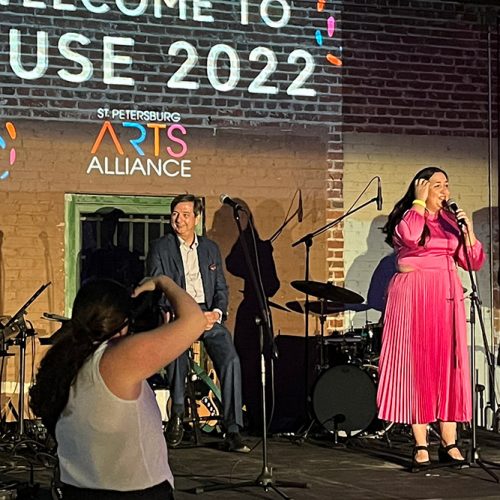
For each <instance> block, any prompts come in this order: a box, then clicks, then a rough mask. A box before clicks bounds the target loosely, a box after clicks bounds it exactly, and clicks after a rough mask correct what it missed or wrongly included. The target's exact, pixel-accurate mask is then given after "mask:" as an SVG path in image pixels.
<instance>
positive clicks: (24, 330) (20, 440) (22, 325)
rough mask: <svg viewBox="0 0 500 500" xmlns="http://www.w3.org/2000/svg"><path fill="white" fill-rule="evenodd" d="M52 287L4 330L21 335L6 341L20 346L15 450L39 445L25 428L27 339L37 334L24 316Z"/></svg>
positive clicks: (16, 315)
mask: <svg viewBox="0 0 500 500" xmlns="http://www.w3.org/2000/svg"><path fill="white" fill-rule="evenodd" d="M49 285H50V281H49V282H48V283H46V284H45V285H42V286H41V287H40V288H39V289H38V290H37V291H36V292H35V293H34V294H33V295H32V296H31V297H30V298H29V299H28V301H27V302H26V303H25V304H24V305H23V306H22V307H21V308H20V309H19V310H18V311H17V312H16V314H15V315H14V316H12V318H11V319H10V320H9V321H8V322H7V324H6V325H5V327H4V330H6V329H8V328H10V327H12V326H14V325H15V326H17V328H18V329H19V333H18V334H17V335H16V336H15V337H13V338H11V339H8V340H7V341H6V343H7V344H10V345H18V346H19V402H18V427H17V433H16V434H15V435H14V436H13V439H12V440H11V441H12V442H13V443H14V444H15V446H14V450H15V449H16V448H17V447H18V446H19V445H21V444H28V443H33V444H36V445H39V443H37V442H36V441H34V440H32V439H30V438H27V436H26V434H25V427H24V379H25V375H26V339H27V338H28V337H33V336H34V335H35V334H36V332H35V330H34V329H33V328H28V326H27V324H26V321H25V319H24V316H25V314H26V310H27V309H28V307H29V306H30V305H31V304H32V303H33V302H34V301H35V300H36V298H37V297H38V296H39V295H40V294H41V293H42V292H43V291H44V290H45V289H46V288H47V287H48V286H49ZM7 347H8V345H7Z"/></svg>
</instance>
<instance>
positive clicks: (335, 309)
mask: <svg viewBox="0 0 500 500" xmlns="http://www.w3.org/2000/svg"><path fill="white" fill-rule="evenodd" d="M286 307H288V309H289V310H290V311H293V312H298V313H300V314H304V312H305V301H304V300H292V301H290V302H287V303H286ZM368 309H370V307H369V306H368V305H367V304H341V303H340V302H328V301H325V300H311V301H309V312H310V313H311V314H317V315H318V316H330V315H331V314H338V313H341V312H345V311H356V312H359V311H367V310H368Z"/></svg>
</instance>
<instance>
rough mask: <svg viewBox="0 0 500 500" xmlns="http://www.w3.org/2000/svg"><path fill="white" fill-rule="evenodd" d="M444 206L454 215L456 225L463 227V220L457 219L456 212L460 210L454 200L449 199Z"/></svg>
mask: <svg viewBox="0 0 500 500" xmlns="http://www.w3.org/2000/svg"><path fill="white" fill-rule="evenodd" d="M444 204H445V206H446V207H447V208H448V210H450V212H453V214H454V215H455V218H456V219H457V223H458V225H459V226H464V225H465V220H464V219H459V218H458V217H457V212H458V211H459V210H460V208H459V206H458V203H457V202H456V201H455V200H453V199H452V198H450V199H449V200H448V201H445V202H444Z"/></svg>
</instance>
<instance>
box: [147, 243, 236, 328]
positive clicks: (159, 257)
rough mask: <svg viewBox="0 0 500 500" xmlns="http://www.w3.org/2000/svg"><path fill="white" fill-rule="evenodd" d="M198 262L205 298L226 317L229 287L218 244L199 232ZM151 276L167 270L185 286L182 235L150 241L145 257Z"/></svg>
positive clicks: (170, 275)
mask: <svg viewBox="0 0 500 500" xmlns="http://www.w3.org/2000/svg"><path fill="white" fill-rule="evenodd" d="M198 262H199V264H200V273H201V279H202V282H203V290H204V292H205V302H206V304H207V308H208V310H209V311H211V310H213V309H220V310H221V311H222V314H223V319H225V318H226V314H227V306H228V289H227V284H226V279H225V277H224V271H223V268H222V259H221V255H220V251H219V247H218V246H217V244H216V243H215V242H214V241H212V240H209V239H208V238H205V237H204V236H198ZM146 272H147V275H148V276H158V275H161V274H164V275H165V276H169V277H170V278H172V279H173V280H174V281H175V282H176V283H177V284H178V285H179V286H181V287H182V288H184V289H186V278H185V274H184V266H183V264H182V257H181V251H180V243H179V239H178V237H177V236H176V235H175V234H167V235H165V236H163V237H162V238H160V239H158V240H155V241H153V242H152V243H151V246H150V249H149V252H148V256H147V259H146Z"/></svg>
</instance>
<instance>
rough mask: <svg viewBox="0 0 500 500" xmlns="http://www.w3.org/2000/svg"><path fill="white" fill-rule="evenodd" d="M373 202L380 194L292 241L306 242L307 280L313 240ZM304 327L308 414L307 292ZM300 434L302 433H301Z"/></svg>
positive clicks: (305, 410)
mask: <svg viewBox="0 0 500 500" xmlns="http://www.w3.org/2000/svg"><path fill="white" fill-rule="evenodd" d="M371 203H378V196H375V198H372V199H371V200H368V201H366V202H365V203H362V204H361V205H359V206H358V207H356V208H353V209H351V210H348V211H347V212H346V213H345V214H343V215H341V216H340V217H338V218H337V219H335V220H333V221H331V222H328V223H327V224H325V225H324V226H322V227H320V228H318V229H315V230H314V231H312V232H310V233H308V234H306V235H305V236H302V238H300V239H299V240H297V241H295V242H294V243H292V248H293V247H296V246H297V245H300V244H301V243H304V246H305V249H306V255H305V262H306V265H305V276H304V279H305V280H306V281H309V274H310V260H311V247H312V244H313V240H314V238H315V237H316V236H319V235H320V234H323V233H324V232H325V231H328V229H331V228H332V227H334V226H336V225H337V224H339V223H340V222H342V221H343V220H344V219H345V218H346V217H348V216H349V215H352V214H354V213H356V212H357V211H358V210H361V209H362V208H364V207H366V206H367V205H370V204H371ZM304 315H305V317H304V329H305V332H304V334H305V353H304V354H305V363H304V368H305V377H304V379H305V387H304V414H305V415H306V416H307V415H309V295H308V294H307V293H306V301H305V304H304ZM310 420H311V423H310V424H309V425H308V426H307V430H306V432H305V435H304V436H303V437H306V436H307V433H308V432H309V430H310V429H311V427H312V422H313V421H314V420H313V419H311V418H310ZM299 434H300V433H299Z"/></svg>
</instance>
